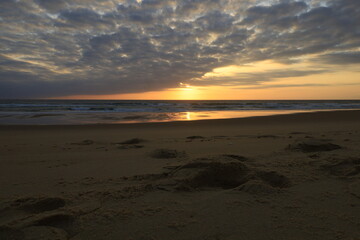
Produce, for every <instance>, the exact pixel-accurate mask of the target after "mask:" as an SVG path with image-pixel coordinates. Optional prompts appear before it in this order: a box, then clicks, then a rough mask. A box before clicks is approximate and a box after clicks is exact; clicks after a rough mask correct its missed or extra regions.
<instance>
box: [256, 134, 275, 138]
mask: <svg viewBox="0 0 360 240" xmlns="http://www.w3.org/2000/svg"><path fill="white" fill-rule="evenodd" d="M257 138H280V137H279V136H276V135H260V136H257Z"/></svg>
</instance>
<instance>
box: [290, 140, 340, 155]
mask: <svg viewBox="0 0 360 240" xmlns="http://www.w3.org/2000/svg"><path fill="white" fill-rule="evenodd" d="M341 148H342V147H341V146H339V145H337V144H333V143H330V142H326V141H322V140H307V141H301V142H297V143H295V144H290V145H289V146H288V147H287V149H288V150H293V151H300V152H304V153H309V152H325V151H333V150H337V149H341Z"/></svg>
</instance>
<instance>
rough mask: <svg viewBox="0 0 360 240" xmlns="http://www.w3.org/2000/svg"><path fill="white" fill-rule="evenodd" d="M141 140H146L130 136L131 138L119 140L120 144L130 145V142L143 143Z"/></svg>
mask: <svg viewBox="0 0 360 240" xmlns="http://www.w3.org/2000/svg"><path fill="white" fill-rule="evenodd" d="M143 142H146V140H145V139H141V138H132V139H129V140H126V141H123V142H120V144H126V145H130V144H139V143H143Z"/></svg>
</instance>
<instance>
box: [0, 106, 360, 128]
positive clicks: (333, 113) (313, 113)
mask: <svg viewBox="0 0 360 240" xmlns="http://www.w3.org/2000/svg"><path fill="white" fill-rule="evenodd" d="M338 113H343V114H346V115H347V116H346V117H351V116H348V115H350V114H354V117H359V114H360V109H355V110H354V109H351V110H349V109H336V110H307V111H300V112H293V113H278V114H272V115H260V116H246V117H236V118H216V119H197V120H174V121H154V122H151V121H149V122H119V123H83V124H0V129H2V128H17V127H20V128H23V127H24V128H26V127H40V128H41V127H87V126H92V127H105V126H107V127H114V126H133V125H137V126H147V125H149V126H150V125H159V124H160V125H168V124H170V125H172V124H174V125H182V124H193V123H194V124H197V123H204V124H213V123H216V122H223V123H235V122H237V121H244V122H248V120H249V119H250V120H254V121H256V122H258V121H261V119H268V120H270V121H272V119H277V118H278V117H279V118H288V117H289V119H294V118H292V117H290V116H296V118H299V117H300V118H303V119H304V120H306V119H308V117H315V118H317V119H319V120H320V119H321V118H324V119H321V120H324V121H332V120H331V119H325V118H329V117H330V118H331V117H335V118H336V117H338V116H337V115H338ZM322 115H323V116H322ZM325 115H326V116H325ZM279 120H281V119H279ZM349 120H350V119H349Z"/></svg>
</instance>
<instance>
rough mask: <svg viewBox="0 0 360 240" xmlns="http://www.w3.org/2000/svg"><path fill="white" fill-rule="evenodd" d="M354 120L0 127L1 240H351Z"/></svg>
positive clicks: (312, 116) (357, 192) (358, 188)
mask: <svg viewBox="0 0 360 240" xmlns="http://www.w3.org/2000/svg"><path fill="white" fill-rule="evenodd" d="M359 146H360V111H333V112H318V113H300V114H292V115H277V116H267V117H252V118H242V119H222V120H206V121H193V122H167V123H139V124H118V125H116V124H113V125H79V126H75V125H70V126H0V189H1V191H0V239H73V240H75V239H76V240H78V239H90V240H91V239H129V240H130V239H134V240H135V239H136V240H137V239H139V240H145V239H175V240H176V239H211V240H212V239H214V240H216V239H224V240H225V239H226V240H230V239H234V240H235V239H250V240H251V239H295V240H296V239H299V240H300V239H349V240H350V239H360V231H359V229H360V147H359Z"/></svg>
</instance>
